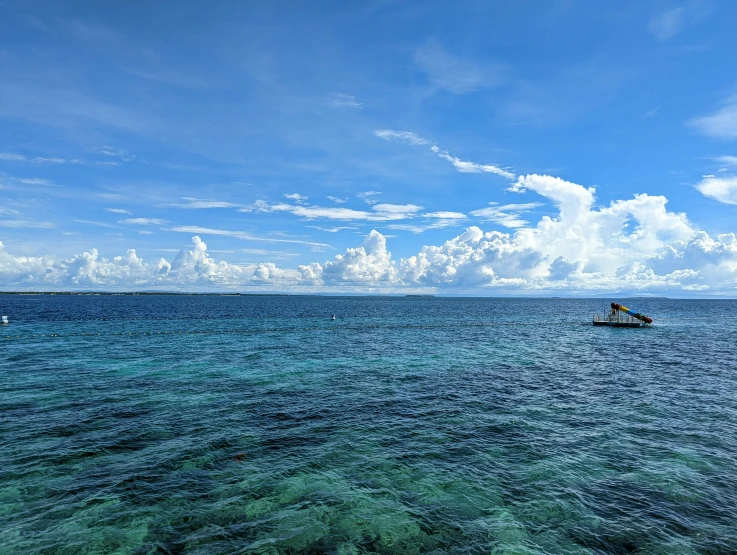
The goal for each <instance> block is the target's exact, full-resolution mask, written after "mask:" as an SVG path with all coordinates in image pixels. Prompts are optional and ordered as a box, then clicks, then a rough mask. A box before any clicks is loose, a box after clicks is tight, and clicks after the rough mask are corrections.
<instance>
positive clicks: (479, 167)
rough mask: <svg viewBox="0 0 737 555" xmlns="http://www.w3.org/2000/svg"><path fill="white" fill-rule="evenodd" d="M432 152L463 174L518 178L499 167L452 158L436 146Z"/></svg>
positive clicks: (431, 148)
mask: <svg viewBox="0 0 737 555" xmlns="http://www.w3.org/2000/svg"><path fill="white" fill-rule="evenodd" d="M430 150H432V151H433V152H434V153H435V154H437V156H438V158H442V159H443V160H447V161H448V162H450V163H451V164H453V167H454V168H455V169H457V170H458V171H459V172H461V173H493V174H496V175H500V176H502V177H506V178H507V179H514V178H515V177H517V176H516V175H515V174H513V173H512V172H510V171H508V170H505V169H503V168H500V167H499V166H495V165H494V164H477V163H476V162H469V161H467V160H461V159H460V158H457V157H455V156H451V155H450V154H448V151H446V150H440V149H439V148H438V147H437V146H435V145H433V146H432V147H430Z"/></svg>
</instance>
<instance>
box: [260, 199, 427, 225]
mask: <svg viewBox="0 0 737 555" xmlns="http://www.w3.org/2000/svg"><path fill="white" fill-rule="evenodd" d="M371 208H372V210H371V211H368V210H355V209H353V208H343V207H338V206H317V205H304V204H287V203H284V202H280V203H274V204H269V203H267V202H261V203H259V205H258V207H257V208H256V211H257V212H261V213H269V212H287V213H290V214H293V215H295V216H298V217H300V218H304V219H305V220H341V221H371V222H383V221H391V220H405V219H409V218H414V217H415V216H416V214H417V212H419V211H420V210H422V206H418V205H415V204H386V203H384V204H373V205H372V206H371ZM248 210H249V211H252V209H248Z"/></svg>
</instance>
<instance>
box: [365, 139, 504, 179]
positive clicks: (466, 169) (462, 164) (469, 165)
mask: <svg viewBox="0 0 737 555" xmlns="http://www.w3.org/2000/svg"><path fill="white" fill-rule="evenodd" d="M374 134H375V135H376V136H377V137H380V138H382V139H384V140H385V141H398V142H402V143H406V144H409V145H420V146H425V145H429V144H431V141H429V140H427V139H424V138H422V137H420V136H419V135H417V134H415V133H412V132H411V131H394V130H392V129H382V130H379V131H374ZM430 150H431V151H432V152H433V153H434V154H435V155H436V156H437V157H438V158H441V159H442V160H446V161H447V162H450V163H451V164H453V167H454V168H455V169H456V170H458V171H459V172H461V173H493V174H496V175H499V176H501V177H505V178H506V179H515V177H516V175H515V174H514V173H512V172H511V171H509V170H506V169H504V168H501V167H499V166H496V165H494V164H478V163H476V162H470V161H467V160H461V159H460V158H457V157H456V156H452V155H451V154H449V153H448V151H447V150H441V149H440V147H438V146H437V145H434V144H433V145H432V146H431V147H430Z"/></svg>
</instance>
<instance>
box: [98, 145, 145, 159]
mask: <svg viewBox="0 0 737 555" xmlns="http://www.w3.org/2000/svg"><path fill="white" fill-rule="evenodd" d="M90 150H91V151H92V152H96V153H98V154H101V155H102V156H109V157H111V158H119V159H120V160H122V161H123V162H132V161H133V160H135V158H136V155H135V154H131V153H130V152H128V151H127V150H123V149H120V148H113V147H110V146H100V147H95V148H92V149H90Z"/></svg>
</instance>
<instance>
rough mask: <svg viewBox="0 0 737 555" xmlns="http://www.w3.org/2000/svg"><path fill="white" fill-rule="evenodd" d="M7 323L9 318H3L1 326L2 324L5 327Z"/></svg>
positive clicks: (0, 322) (0, 321)
mask: <svg viewBox="0 0 737 555" xmlns="http://www.w3.org/2000/svg"><path fill="white" fill-rule="evenodd" d="M7 323H8V317H7V316H3V317H2V319H1V320H0V324H2V325H3V326H4V325H6V324H7Z"/></svg>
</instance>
